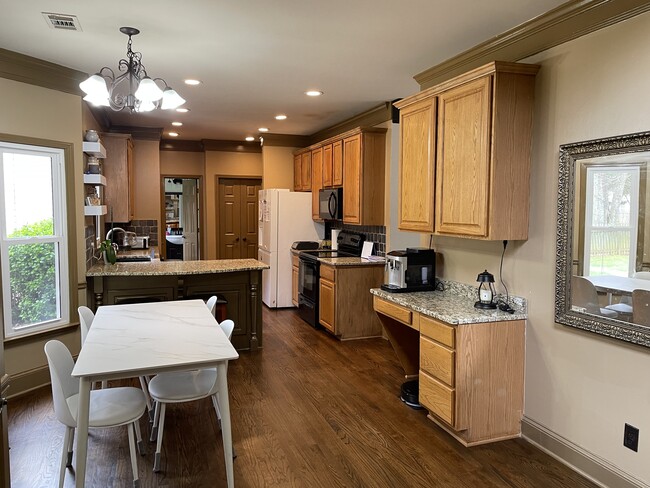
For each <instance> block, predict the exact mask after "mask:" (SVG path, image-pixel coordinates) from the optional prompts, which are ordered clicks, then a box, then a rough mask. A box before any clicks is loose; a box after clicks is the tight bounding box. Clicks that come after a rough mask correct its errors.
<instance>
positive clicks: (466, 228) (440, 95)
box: [395, 62, 539, 240]
mask: <svg viewBox="0 0 650 488" xmlns="http://www.w3.org/2000/svg"><path fill="white" fill-rule="evenodd" d="M538 70H539V66H537V65H528V64H520V63H504V62H492V63H489V64H487V65H484V66H481V67H479V68H476V69H474V70H472V71H469V72H468V73H465V74H463V75H460V76H457V77H455V78H453V79H451V80H448V81H446V82H444V83H441V84H440V85H437V86H434V87H431V88H429V89H427V90H424V91H422V92H420V93H417V94H416V95H414V96H412V97H409V98H406V99H404V100H401V101H399V102H397V103H396V104H395V105H396V106H397V107H398V108H399V109H400V111H401V113H400V118H401V122H402V126H401V128H400V203H399V216H400V217H399V224H398V225H399V228H400V229H402V230H414V231H419V232H434V233H435V234H439V235H449V236H457V237H470V238H475V239H485V240H503V239H508V240H522V239H527V238H528V207H529V193H530V183H529V178H530V158H531V138H532V121H533V97H534V91H535V75H536V74H537V71H538ZM418 196H421V197H422V198H423V201H422V202H420V201H418V200H417V197H418ZM432 196H433V198H432ZM432 205H433V207H432ZM432 211H433V221H432V220H431V215H432V214H431V212H432Z"/></svg>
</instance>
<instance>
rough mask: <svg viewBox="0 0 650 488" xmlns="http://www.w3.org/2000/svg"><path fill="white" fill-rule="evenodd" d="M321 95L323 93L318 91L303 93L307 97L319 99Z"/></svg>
mask: <svg viewBox="0 0 650 488" xmlns="http://www.w3.org/2000/svg"><path fill="white" fill-rule="evenodd" d="M322 94H323V92H322V91H318V90H308V91H306V92H305V95H307V96H308V97H320V96H321V95H322Z"/></svg>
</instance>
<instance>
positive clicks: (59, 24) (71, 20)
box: [41, 12, 81, 31]
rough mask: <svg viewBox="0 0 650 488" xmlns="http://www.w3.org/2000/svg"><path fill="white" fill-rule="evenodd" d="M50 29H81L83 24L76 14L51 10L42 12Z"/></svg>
mask: <svg viewBox="0 0 650 488" xmlns="http://www.w3.org/2000/svg"><path fill="white" fill-rule="evenodd" d="M41 13H42V14H43V17H44V18H45V21H46V22H47V25H49V26H50V29H63V30H69V31H70V30H71V31H80V30H81V24H80V23H79V19H78V18H77V17H76V16H75V15H66V14H53V13H51V12H41Z"/></svg>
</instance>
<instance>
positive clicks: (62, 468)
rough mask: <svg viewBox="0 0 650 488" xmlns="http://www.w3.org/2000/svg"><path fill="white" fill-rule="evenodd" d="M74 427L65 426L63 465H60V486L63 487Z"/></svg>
mask: <svg viewBox="0 0 650 488" xmlns="http://www.w3.org/2000/svg"><path fill="white" fill-rule="evenodd" d="M71 430H72V427H66V428H65V434H63V448H62V449H61V466H60V467H59V488H63V481H64V480H65V466H66V463H65V462H66V459H67V457H68V449H69V447H70V436H71V432H70V431H71Z"/></svg>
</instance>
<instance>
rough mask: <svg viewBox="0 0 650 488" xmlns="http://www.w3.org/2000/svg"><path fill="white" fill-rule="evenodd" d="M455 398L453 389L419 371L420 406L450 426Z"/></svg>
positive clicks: (452, 422) (452, 419)
mask: <svg viewBox="0 0 650 488" xmlns="http://www.w3.org/2000/svg"><path fill="white" fill-rule="evenodd" d="M455 396H456V392H455V390H454V389H453V388H449V387H448V386H446V385H444V384H442V383H440V382H439V381H438V380H436V379H435V378H433V377H432V376H429V375H428V374H427V373H425V372H423V371H420V404H422V406H423V407H425V408H426V409H427V410H429V412H430V413H432V414H434V415H436V416H437V417H440V418H441V419H442V420H444V421H445V422H447V423H448V424H449V425H451V426H453V425H454V420H455V418H454V410H455Z"/></svg>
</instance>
